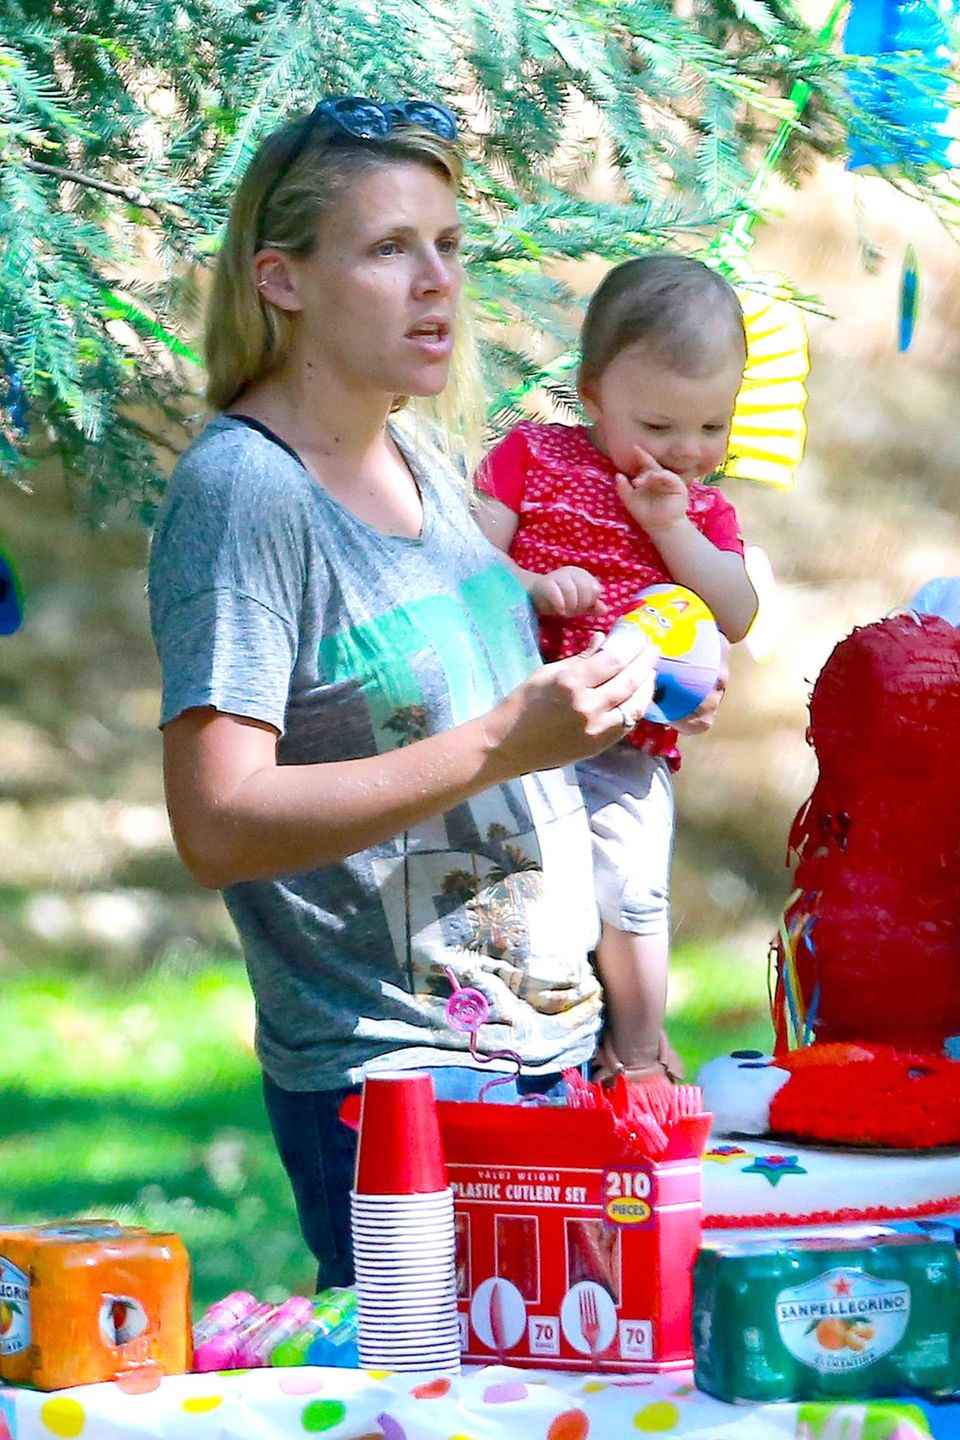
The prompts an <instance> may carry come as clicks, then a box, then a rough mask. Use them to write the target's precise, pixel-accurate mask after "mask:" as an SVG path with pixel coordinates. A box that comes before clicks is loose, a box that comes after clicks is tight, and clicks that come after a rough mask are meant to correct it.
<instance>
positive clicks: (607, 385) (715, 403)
mask: <svg viewBox="0 0 960 1440" xmlns="http://www.w3.org/2000/svg"><path fill="white" fill-rule="evenodd" d="M742 378H743V361H742V359H741V357H740V355H739V354H737V355H731V356H730V358H729V359H728V360H725V361H722V362H721V363H720V365H719V368H718V369H717V370H715V371H714V372H713V373H712V374H710V375H705V376H701V377H699V378H697V379H693V378H691V377H690V376H689V375H680V374H678V373H677V371H675V370H671V369H668V368H667V367H666V366H665V365H662V364H659V363H658V362H657V361H656V360H655V359H653V358H652V357H651V356H650V355H649V353H647V352H645V351H642V350H636V349H635V350H624V351H621V353H620V354H619V355H617V356H616V357H615V359H613V360H612V361H611V362H610V364H609V365H608V366H607V368H606V369H605V370H604V372H603V374H602V375H601V376H600V377H599V379H597V380H594V381H591V382H588V384H587V385H586V386H585V387H584V388H583V390H582V392H581V394H582V399H583V406H584V409H585V411H586V413H587V417H588V419H589V420H590V421H591V424H592V426H593V432H592V433H593V439H594V441H595V443H596V444H597V445H598V446H599V448H600V449H601V450H602V451H603V452H604V454H606V455H609V457H610V459H611V460H612V461H613V463H614V465H616V467H617V469H618V470H620V471H622V472H623V473H624V474H625V475H633V474H635V473H636V471H637V461H636V455H635V452H636V448H637V446H639V447H640V448H641V449H643V450H645V451H646V452H647V454H648V455H652V456H653V458H654V460H656V462H657V464H658V465H661V466H662V467H663V468H664V469H665V470H673V471H674V472H675V473H676V474H677V475H679V476H681V477H682V479H684V480H685V481H686V482H687V484H688V485H689V484H690V482H691V481H692V480H699V479H700V478H701V476H703V475H709V474H710V473H711V471H713V470H716V469H717V467H718V466H719V465H721V464H722V463H723V461H724V460H725V459H726V454H727V441H728V439H729V437H730V422H731V420H732V419H733V407H734V404H735V402H736V398H737V392H738V390H739V389H740V382H741V380H742Z"/></svg>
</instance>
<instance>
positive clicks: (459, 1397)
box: [0, 1366, 960, 1440]
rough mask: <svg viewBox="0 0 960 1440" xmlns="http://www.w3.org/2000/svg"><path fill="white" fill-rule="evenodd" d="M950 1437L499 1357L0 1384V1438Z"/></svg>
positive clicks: (927, 1419)
mask: <svg viewBox="0 0 960 1440" xmlns="http://www.w3.org/2000/svg"><path fill="white" fill-rule="evenodd" d="M313 1436H322V1437H324V1440H631V1437H633V1440H641V1437H644V1436H648V1437H650V1436H661V1437H667V1440H672V1437H677V1436H683V1437H686V1440H784V1437H790V1440H841V1437H842V1440H922V1437H925V1436H927V1437H929V1436H934V1437H936V1440H941V1437H942V1440H947V1437H950V1440H957V1437H958V1436H960V1404H955V1405H954V1404H947V1405H939V1406H934V1405H926V1404H924V1403H922V1402H918V1401H907V1400H904V1401H897V1402H894V1401H875V1402H873V1403H872V1404H864V1405H860V1404H852V1403H851V1404H844V1405H822V1404H818V1405H809V1404H808V1405H767V1406H761V1407H754V1406H734V1405H724V1404H722V1403H721V1402H720V1401H719V1400H713V1399H711V1398H710V1397H709V1396H708V1395H702V1394H700V1393H699V1392H698V1391H696V1390H695V1389H694V1388H693V1385H692V1383H691V1377H690V1376H689V1374H687V1375H680V1376H677V1375H671V1376H669V1377H665V1376H659V1377H654V1376H641V1375H636V1376H620V1375H617V1376H611V1375H608V1376H603V1375H596V1376H587V1377H584V1376H583V1375H577V1376H573V1375H563V1374H556V1373H554V1372H552V1371H551V1372H547V1371H532V1370H513V1369H508V1368H506V1367H502V1366H496V1367H491V1368H487V1369H480V1370H472V1371H470V1372H466V1373H465V1374H464V1375H463V1377H462V1379H460V1380H450V1379H448V1378H442V1379H441V1378H436V1377H431V1376H429V1375H423V1376H415V1375H396V1374H384V1373H380V1372H372V1371H363V1370H321V1369H316V1368H310V1367H305V1368H303V1369H296V1370H248V1371H232V1372H230V1373H226V1374H221V1375H182V1376H172V1377H169V1378H167V1379H163V1380H152V1381H151V1380H150V1379H148V1378H147V1377H145V1376H140V1377H128V1378H127V1380H126V1381H125V1382H124V1383H123V1384H122V1385H121V1384H108V1385H84V1386H78V1387H76V1388H75V1389H72V1390H61V1391H58V1392H56V1393H55V1394H50V1395H48V1394H43V1393H40V1392H38V1391H30V1390H11V1389H0V1440H151V1437H152V1440H186V1437H190V1440H297V1437H313Z"/></svg>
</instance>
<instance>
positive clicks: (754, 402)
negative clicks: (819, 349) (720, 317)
mask: <svg viewBox="0 0 960 1440" xmlns="http://www.w3.org/2000/svg"><path fill="white" fill-rule="evenodd" d="M735 288H736V291H737V296H738V298H739V300H740V305H741V307H742V309H743V318H744V324H745V326H746V332H747V366H746V369H745V370H744V374H743V384H742V386H741V387H740V393H739V395H738V396H737V404H736V409H735V410H734V412H733V425H732V426H731V429H730V445H729V451H728V455H727V462H726V464H725V465H724V467H723V473H724V475H728V476H732V477H735V478H736V479H738V480H759V481H761V482H762V483H763V484H766V485H776V486H777V487H778V488H780V489H782V490H785V489H787V488H788V487H789V486H790V485H791V483H792V481H793V472H794V470H795V469H796V467H797V466H798V465H799V464H800V461H801V460H802V459H803V447H804V443H805V441H806V438H807V423H806V420H805V419H804V413H803V412H804V407H805V406H806V403H807V389H806V386H805V384H804V381H805V380H806V378H807V375H808V373H809V370H810V349H809V344H808V341H807V329H806V326H805V325H804V323H803V315H802V314H801V312H800V310H799V308H798V307H797V306H796V305H795V304H793V302H792V301H791V300H790V298H789V293H790V292H789V291H788V290H787V289H786V288H785V287H784V285H783V284H782V282H781V281H780V280H778V279H777V277H776V276H766V277H764V278H763V280H761V281H758V284H757V286H756V288H755V287H753V286H746V285H738V286H736V287H735Z"/></svg>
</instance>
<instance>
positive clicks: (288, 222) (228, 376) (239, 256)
mask: <svg viewBox="0 0 960 1440" xmlns="http://www.w3.org/2000/svg"><path fill="white" fill-rule="evenodd" d="M403 161H406V162H407V163H409V162H411V161H413V162H415V163H417V164H419V165H425V166H427V167H428V168H430V169H431V170H433V171H435V172H436V173H437V174H439V175H440V176H441V177H442V178H443V179H445V180H446V181H447V182H448V183H449V184H450V186H451V187H452V188H453V189H455V190H456V189H457V188H458V187H459V185H460V181H461V179H462V175H463V166H462V162H461V159H460V155H459V153H458V151H457V149H456V147H455V146H454V145H453V144H451V143H450V142H449V141H446V140H443V139H441V138H440V136H439V135H435V134H434V133H433V131H431V130H426V129H423V128H421V127H420V126H418V125H401V126H397V127H395V128H394V129H393V130H392V131H391V132H390V134H389V135H388V136H386V137H384V138H382V139H380V138H378V139H375V140H361V139H355V138H354V137H353V136H351V135H346V134H344V133H342V132H340V131H339V130H336V129H333V128H332V127H331V126H330V125H329V123H318V122H317V120H316V118H315V116H313V115H308V116H306V117H305V118H303V119H300V120H294V121H291V122H290V123H289V124H287V125H283V126H281V128H280V129H279V130H275V131H274V132H273V134H272V135H268V136H267V138H266V139H265V140H264V141H263V143H262V144H261V145H260V148H259V149H258V150H257V153H256V154H255V155H254V157H253V160H252V161H251V163H250V167H249V169H248V170H247V172H246V174H245V175H244V177H243V180H242V181H241V182H240V186H239V188H238V190H237V193H236V196H235V198H234V201H233V205H232V207H231V210H230V216H229V219H228V222H227V229H226V235H225V237H224V242H223V246H222V248H221V250H220V253H219V255H218V257H217V264H216V269H215V271H214V275H213V284H212V286H211V289H210V296H209V299H208V302H207V316H206V330H205V335H204V350H205V358H206V364H207V391H206V397H207V403H208V404H209V405H210V406H211V408H212V409H214V410H223V409H225V408H226V407H227V406H228V405H231V404H232V403H233V401H234V400H236V399H237V397H238V396H239V395H242V393H243V392H244V390H246V389H247V388H248V386H250V385H252V384H254V382H255V381H257V380H260V379H262V378H263V377H264V376H265V375H268V374H269V373H270V372H271V371H272V370H275V369H276V368H277V367H278V366H280V365H281V364H282V363H283V361H284V359H285V357H286V355H287V352H288V350H289V347H290V342H291V336H292V333H293V325H294V324H295V321H293V320H291V317H290V316H289V315H287V314H286V312H285V311H282V310H278V309H277V308H276V307H275V306H273V305H270V304H268V303H267V302H266V301H264V300H263V298H262V297H261V295H260V292H259V290H258V289H257V285H256V280H255V277H254V266H253V261H254V256H255V255H256V253H257V251H258V250H262V249H263V248H264V247H265V246H268V245H269V246H271V247H275V248H277V249H279V250H286V251H289V253H290V254H291V255H299V256H307V255H309V254H310V253H311V252H312V251H313V249H314V247H315V246H316V243H317V231H318V228H319V225H320V220H321V218H322V217H323V215H324V214H325V213H326V212H327V211H328V210H329V209H330V208H331V206H333V205H335V204H336V202H337V201H338V199H339V198H340V197H341V196H342V195H343V193H344V192H345V190H346V189H347V188H348V187H349V185H350V184H351V183H352V182H353V181H354V180H355V179H356V177H357V176H359V175H362V174H367V173H369V172H370V171H372V170H376V169H380V168H382V167H383V166H385V165H390V164H396V163H398V162H403ZM278 177H279V178H278ZM401 403H402V402H401Z"/></svg>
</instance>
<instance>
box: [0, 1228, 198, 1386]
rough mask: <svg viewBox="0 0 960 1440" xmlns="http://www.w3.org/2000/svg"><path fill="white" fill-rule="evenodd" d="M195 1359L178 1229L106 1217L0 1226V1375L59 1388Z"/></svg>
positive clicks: (182, 1366)
mask: <svg viewBox="0 0 960 1440" xmlns="http://www.w3.org/2000/svg"><path fill="white" fill-rule="evenodd" d="M190 1362H191V1347H190V1264H189V1260H188V1257H187V1252H186V1249H185V1248H184V1245H183V1242H182V1240H181V1239H180V1238H179V1236H177V1235H164V1234H153V1233H151V1232H150V1231H148V1230H144V1229H141V1228H139V1227H133V1226H120V1225H117V1224H116V1223H114V1222H113V1221H101V1220H93V1221H76V1222H55V1223H53V1224H50V1225H37V1226H22V1227H11V1228H7V1229H3V1228H0V1378H2V1379H3V1380H5V1381H7V1382H10V1383H25V1384H29V1385H33V1386H35V1387H36V1388H37V1389H40V1390H57V1389H61V1388H63V1387H66V1386H70V1385H85V1384H89V1383H91V1382H94V1381H99V1380H113V1379H115V1378H117V1377H119V1376H122V1375H123V1374H125V1373H127V1372H131V1371H136V1370H144V1369H153V1370H159V1371H160V1372H162V1373H163V1374H167V1375H179V1374H183V1373H184V1372H185V1371H187V1370H189V1368H190Z"/></svg>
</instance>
